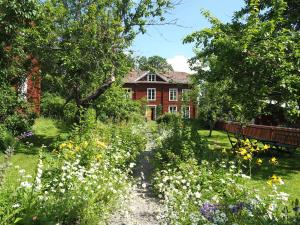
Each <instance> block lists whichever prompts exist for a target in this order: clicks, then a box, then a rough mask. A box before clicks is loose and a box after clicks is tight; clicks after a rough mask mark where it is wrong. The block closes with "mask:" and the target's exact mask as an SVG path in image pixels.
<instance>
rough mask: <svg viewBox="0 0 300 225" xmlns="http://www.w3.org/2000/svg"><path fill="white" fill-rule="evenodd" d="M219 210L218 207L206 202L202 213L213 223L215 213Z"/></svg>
mask: <svg viewBox="0 0 300 225" xmlns="http://www.w3.org/2000/svg"><path fill="white" fill-rule="evenodd" d="M217 209H218V205H216V204H212V203H209V202H206V203H204V204H203V205H202V207H201V209H200V212H201V214H202V215H203V216H204V217H205V218H206V219H208V220H210V221H212V219H213V214H214V212H215V211H216V210H217Z"/></svg>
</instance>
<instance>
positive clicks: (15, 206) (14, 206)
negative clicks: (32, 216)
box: [11, 203, 20, 209]
mask: <svg viewBox="0 0 300 225" xmlns="http://www.w3.org/2000/svg"><path fill="white" fill-rule="evenodd" d="M11 207H12V208H14V209H16V208H19V207H20V204H18V203H16V204H13V205H12V206H11Z"/></svg>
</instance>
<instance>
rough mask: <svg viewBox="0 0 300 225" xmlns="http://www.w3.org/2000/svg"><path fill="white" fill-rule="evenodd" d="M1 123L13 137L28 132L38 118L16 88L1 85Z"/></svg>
mask: <svg viewBox="0 0 300 225" xmlns="http://www.w3.org/2000/svg"><path fill="white" fill-rule="evenodd" d="M0 105H1V107H0V123H1V124H3V125H4V126H5V127H6V128H7V129H8V130H9V131H10V132H11V133H12V134H13V135H19V134H21V133H23V132H25V131H28V130H29V129H30V127H31V126H32V124H33V122H34V118H35V117H36V115H35V113H33V112H32V110H31V109H30V107H29V105H28V103H27V102H25V101H24V100H23V99H21V98H19V97H18V96H17V94H16V91H15V90H14V88H12V87H10V86H9V85H4V84H0Z"/></svg>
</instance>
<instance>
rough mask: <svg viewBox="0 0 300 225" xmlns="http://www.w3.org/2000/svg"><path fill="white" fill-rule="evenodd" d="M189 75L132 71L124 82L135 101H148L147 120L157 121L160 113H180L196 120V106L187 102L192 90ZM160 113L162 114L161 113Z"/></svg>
mask: <svg viewBox="0 0 300 225" xmlns="http://www.w3.org/2000/svg"><path fill="white" fill-rule="evenodd" d="M189 76H190V75H189V74H188V73H184V72H168V73H164V74H158V73H151V72H147V71H132V72H130V73H129V74H128V76H127V77H126V78H125V81H124V88H126V89H127V90H128V92H129V93H130V96H131V98H132V99H134V100H140V99H145V100H147V109H146V118H147V120H155V119H156V118H157V116H158V114H160V113H162V114H163V113H166V112H170V113H180V114H181V115H182V116H183V117H185V118H191V119H193V118H196V113H197V112H196V109H197V108H196V105H195V104H193V102H192V101H189V100H188V101H186V97H184V96H188V95H187V94H184V93H188V92H189V90H190V88H191V82H190V80H189ZM159 111H160V112H159Z"/></svg>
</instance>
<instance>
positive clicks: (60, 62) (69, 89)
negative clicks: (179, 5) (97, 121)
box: [32, 0, 174, 107]
mask: <svg viewBox="0 0 300 225" xmlns="http://www.w3.org/2000/svg"><path fill="white" fill-rule="evenodd" d="M173 5H174V3H172V1H171V0H156V1H149V0H139V1H134V0H82V1H73V0H72V1H71V0H48V1H45V2H44V3H43V12H44V21H43V24H42V25H41V26H39V27H38V28H37V31H36V32H33V33H32V37H33V39H34V40H37V41H36V43H35V45H36V46H37V51H36V54H37V55H38V56H39V59H40V60H41V62H42V71H43V72H44V73H48V74H50V75H51V76H53V77H56V78H57V79H58V80H60V82H59V84H60V85H61V87H60V89H61V90H62V92H63V94H64V96H65V97H66V98H67V100H68V101H70V100H74V101H75V102H76V104H77V106H78V107H87V106H89V105H90V103H91V102H93V101H94V100H95V99H97V98H98V97H99V96H101V95H102V94H103V93H104V91H105V90H106V89H108V88H109V87H110V86H111V84H112V83H113V82H114V81H115V80H116V79H121V78H122V77H123V76H124V75H125V74H126V73H127V72H128V70H129V68H130V63H129V60H128V56H127V55H126V53H125V52H126V51H127V50H128V48H129V47H130V45H131V43H132V41H133V39H134V38H135V36H136V35H137V34H138V33H140V32H142V33H143V32H145V26H147V25H153V24H164V23H169V22H171V21H165V18H164V17H163V14H164V13H165V12H166V11H167V10H169V9H171V8H172V6H173Z"/></svg>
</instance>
